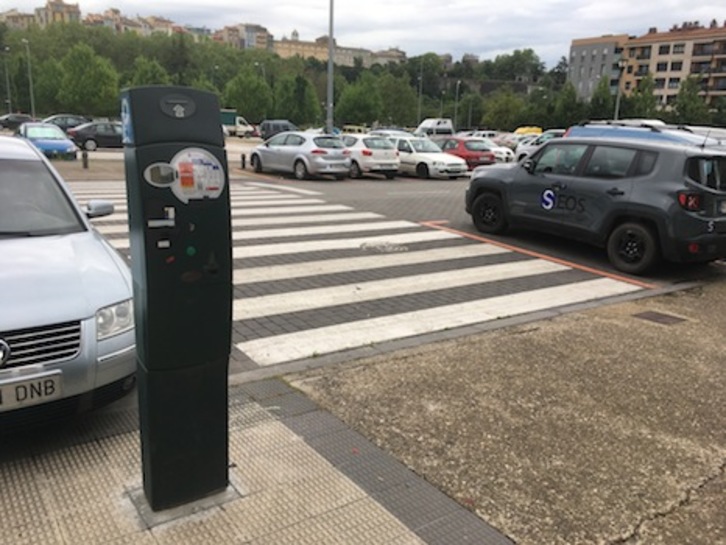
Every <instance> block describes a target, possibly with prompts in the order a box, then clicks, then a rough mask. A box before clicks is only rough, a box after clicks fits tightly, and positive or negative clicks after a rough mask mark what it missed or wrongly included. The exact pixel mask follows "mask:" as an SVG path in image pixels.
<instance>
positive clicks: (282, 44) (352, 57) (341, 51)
mask: <svg viewBox="0 0 726 545" xmlns="http://www.w3.org/2000/svg"><path fill="white" fill-rule="evenodd" d="M333 48H334V52H333V55H334V61H335V64H337V65H338V66H355V65H356V62H359V63H360V65H361V66H362V67H363V68H370V67H371V66H373V65H374V64H385V63H388V62H390V61H394V62H401V59H402V58H403V59H405V58H406V55H405V53H403V52H402V51H400V50H397V49H389V50H388V51H383V52H379V53H373V52H372V51H370V50H369V49H362V48H359V47H341V46H339V45H338V44H337V43H336V42H335V40H333ZM273 51H274V52H275V53H277V54H278V55H279V56H280V57H281V58H283V59H288V58H290V57H295V56H297V57H302V58H304V59H308V58H311V57H312V58H313V59H317V60H319V61H321V62H328V37H327V36H320V37H319V38H317V39H316V40H315V41H313V42H308V41H304V40H301V39H300V35H299V34H298V32H297V30H293V32H292V35H291V37H290V38H289V39H288V38H283V39H282V40H275V41H274V42H273Z"/></svg>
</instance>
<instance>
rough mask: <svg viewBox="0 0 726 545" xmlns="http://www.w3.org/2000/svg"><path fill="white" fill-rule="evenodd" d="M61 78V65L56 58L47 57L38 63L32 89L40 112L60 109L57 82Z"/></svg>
mask: <svg viewBox="0 0 726 545" xmlns="http://www.w3.org/2000/svg"><path fill="white" fill-rule="evenodd" d="M62 80H63V67H62V65H61V63H60V62H59V61H58V60H56V59H47V60H45V61H43V62H42V63H41V64H40V66H39V69H38V75H37V76H35V80H34V86H33V91H34V94H35V101H36V103H37V104H38V107H39V110H40V111H41V112H57V111H59V110H60V109H61V103H60V101H59V100H58V91H59V89H58V82H59V81H62ZM79 111H80V110H79Z"/></svg>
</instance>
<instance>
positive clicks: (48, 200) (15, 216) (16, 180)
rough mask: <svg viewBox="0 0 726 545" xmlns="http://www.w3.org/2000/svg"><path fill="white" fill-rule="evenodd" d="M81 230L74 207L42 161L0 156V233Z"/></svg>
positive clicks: (19, 233)
mask: <svg viewBox="0 0 726 545" xmlns="http://www.w3.org/2000/svg"><path fill="white" fill-rule="evenodd" d="M83 230H85V226H84V224H83V223H82V222H81V220H80V218H79V217H78V215H77V213H76V210H75V208H74V207H73V206H72V205H71V203H70V201H69V199H68V197H67V195H66V194H65V193H64V192H63V190H62V189H61V187H60V185H59V184H58V181H57V180H56V179H55V178H54V177H53V175H52V174H51V173H50V171H49V170H48V168H47V167H46V166H45V165H44V164H43V163H41V162H40V161H21V160H15V159H0V237H22V236H46V235H56V234H63V233H73V232H79V231H83Z"/></svg>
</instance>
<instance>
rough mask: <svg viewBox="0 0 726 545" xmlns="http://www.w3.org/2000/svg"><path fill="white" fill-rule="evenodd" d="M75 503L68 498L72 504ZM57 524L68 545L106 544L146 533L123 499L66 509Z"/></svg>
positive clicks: (59, 514)
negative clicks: (112, 537)
mask: <svg viewBox="0 0 726 545" xmlns="http://www.w3.org/2000/svg"><path fill="white" fill-rule="evenodd" d="M73 499H74V498H73V497H71V498H69V500H70V502H73ZM56 521H57V522H58V524H59V526H60V528H61V532H62V533H63V537H64V539H65V543H79V544H80V543H84V544H85V543H104V542H105V541H107V540H108V538H109V536H114V538H116V537H124V536H130V535H133V534H135V533H139V532H143V531H144V527H143V525H142V524H141V522H140V521H139V520H137V519H136V517H135V516H134V514H133V513H132V512H131V511H130V510H129V509H127V508H124V507H123V502H122V501H121V499H119V500H118V501H115V502H110V501H106V502H98V503H96V504H94V505H86V506H84V507H83V508H77V509H66V510H64V511H62V512H59V513H57V516H56Z"/></svg>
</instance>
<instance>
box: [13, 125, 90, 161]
mask: <svg viewBox="0 0 726 545" xmlns="http://www.w3.org/2000/svg"><path fill="white" fill-rule="evenodd" d="M15 134H16V136H19V137H21V138H25V139H27V140H29V141H30V142H32V143H33V144H34V145H35V147H36V148H38V149H39V150H40V151H41V152H42V153H43V155H45V156H46V157H48V158H49V159H70V160H74V159H76V158H77V152H78V147H76V145H75V143H74V142H73V141H72V140H71V139H70V138H68V135H66V133H64V132H63V130H62V129H61V128H60V127H58V126H57V125H53V124H52V123H34V122H29V123H23V124H22V125H20V126H19V127H18V128H17V130H16V132H15Z"/></svg>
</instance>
